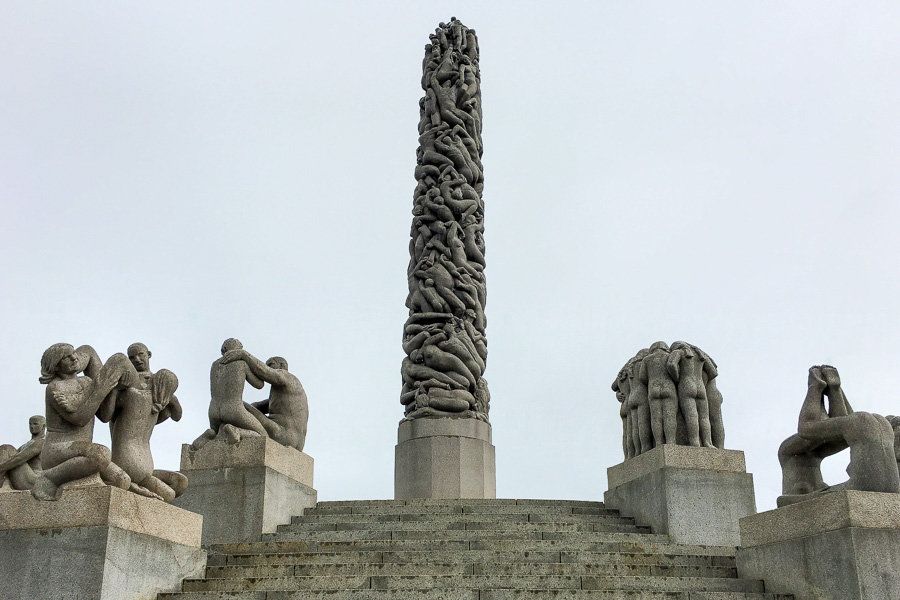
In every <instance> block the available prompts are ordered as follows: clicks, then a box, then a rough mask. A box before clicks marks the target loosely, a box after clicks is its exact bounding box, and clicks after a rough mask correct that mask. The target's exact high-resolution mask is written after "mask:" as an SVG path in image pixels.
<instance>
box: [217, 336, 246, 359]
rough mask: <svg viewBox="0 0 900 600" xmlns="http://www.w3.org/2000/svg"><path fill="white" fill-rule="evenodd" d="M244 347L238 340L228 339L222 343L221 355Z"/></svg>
mask: <svg viewBox="0 0 900 600" xmlns="http://www.w3.org/2000/svg"><path fill="white" fill-rule="evenodd" d="M243 347H244V345H243V344H242V343H241V341H240V340H237V339H235V338H228V339H227V340H225V341H224V342H222V354H223V355H224V354H225V353H226V352H228V351H229V350H240V349H242V348H243Z"/></svg>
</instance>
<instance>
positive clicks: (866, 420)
mask: <svg viewBox="0 0 900 600" xmlns="http://www.w3.org/2000/svg"><path fill="white" fill-rule="evenodd" d="M826 397H827V398H828V402H827V406H826V402H825V398H826ZM894 439H895V432H894V428H893V427H892V423H891V422H890V421H889V420H888V419H887V418H885V417H883V416H881V415H876V414H872V413H866V412H858V411H854V410H853V409H852V408H851V407H850V403H849V402H848V401H847V397H846V396H845V395H844V391H843V389H842V387H841V378H840V375H839V374H838V371H837V369H835V368H834V367H832V366H830V365H818V366H813V367H810V369H809V378H808V381H807V392H806V398H805V399H804V401H803V406H802V407H801V409H800V418H799V419H798V424H797V433H796V434H794V435H792V436H791V437H789V438H788V439H786V440H785V441H784V442H783V443H782V444H781V447H780V448H779V449H778V461H779V462H780V463H781V470H782V494H783V495H782V496H780V497H779V498H778V506H785V505H788V504H793V503H794V502H799V501H801V500H805V499H807V498H810V497H812V496H814V495H817V494H820V493H823V492H830V491H836V490H859V491H866V492H892V493H898V492H900V472H898V466H897V456H896V448H895V444H894ZM847 448H849V449H850V464H849V466H848V467H847V474H848V475H849V476H850V479H849V480H847V481H846V482H844V483H841V484H838V485H828V484H826V483H825V482H824V481H823V480H822V470H821V464H822V460H823V459H824V458H825V457H827V456H831V455H833V454H837V453H838V452H841V451H842V450H845V449H847Z"/></svg>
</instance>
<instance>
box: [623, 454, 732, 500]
mask: <svg viewBox="0 0 900 600" xmlns="http://www.w3.org/2000/svg"><path fill="white" fill-rule="evenodd" d="M666 467H669V468H675V469H694V470H701V471H722V472H726V473H745V472H746V470H747V466H746V462H745V461H744V453H743V451H741V450H720V449H718V448H702V447H697V446H678V445H675V444H664V445H662V446H657V447H656V448H653V449H652V450H649V451H647V452H644V453H643V454H639V455H638V456H635V457H634V458H629V459H627V460H625V462H622V463H619V464H617V465H613V466H612V467H609V468H607V469H606V479H607V482H608V487H609V489H614V488H616V487H619V486H620V485H623V484H625V483H628V482H629V481H633V480H635V479H638V478H639V477H643V476H644V475H648V474H649V473H653V472H654V471H658V470H660V469H662V468H666Z"/></svg>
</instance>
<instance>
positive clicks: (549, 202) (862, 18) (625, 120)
mask: <svg viewBox="0 0 900 600" xmlns="http://www.w3.org/2000/svg"><path fill="white" fill-rule="evenodd" d="M450 16H456V17H458V18H460V19H461V20H462V21H463V22H464V23H465V24H466V25H468V26H469V27H472V28H474V29H475V30H476V31H477V33H478V35H479V41H480V46H481V69H482V86H483V91H482V93H483V106H484V146H485V152H484V166H485V194H484V196H485V206H486V222H485V225H486V232H485V240H486V244H487V261H488V269H487V281H488V290H489V297H488V305H487V315H488V327H487V335H488V340H489V345H490V357H489V359H488V368H487V371H486V374H485V375H486V377H487V379H488V381H489V383H490V386H491V393H492V412H491V420H492V424H493V427H494V443H495V445H496V448H497V492H498V495H500V496H503V497H544V498H573V499H601V498H602V493H603V491H604V490H605V489H606V468H607V467H609V466H611V465H613V464H616V463H618V462H621V460H622V450H621V441H620V436H621V424H620V421H619V417H618V404H617V403H616V400H615V396H614V394H613V393H612V391H611V390H610V389H609V385H610V383H611V382H612V380H613V378H614V377H615V375H616V372H617V371H618V369H619V367H620V366H621V365H622V363H624V361H625V360H627V359H628V358H629V357H631V356H632V355H633V354H634V352H635V351H637V350H638V349H640V348H642V347H645V346H647V345H649V344H650V343H652V342H653V341H656V340H658V339H662V340H666V341H667V342H672V341H674V340H676V339H685V340H688V341H690V342H693V343H696V344H697V345H699V346H700V347H702V348H703V349H704V350H706V351H707V352H709V353H710V354H711V355H712V356H713V358H715V359H716V361H717V362H718V364H719V368H720V378H719V387H720V389H721V391H722V393H723V395H724V397H725V404H724V406H723V410H724V418H725V427H726V446H727V447H728V448H735V449H741V450H744V451H745V452H746V453H747V463H748V470H749V471H751V472H752V473H753V474H754V477H755V483H756V492H757V502H758V505H759V508H760V509H767V508H771V507H773V506H774V502H775V497H776V496H777V495H778V493H779V491H780V485H781V484H780V471H779V468H778V461H777V458H776V455H775V453H776V450H777V447H778V445H779V444H780V442H781V441H782V440H783V439H784V438H785V437H786V436H787V435H789V434H790V433H791V432H792V431H794V430H795V427H796V417H797V412H798V410H799V407H800V403H801V401H802V398H803V395H804V393H805V387H806V370H807V368H808V367H809V366H810V365H811V364H818V363H823V362H827V363H832V364H834V365H836V366H837V367H838V369H839V370H840V372H841V375H842V377H843V380H844V387H845V390H846V391H847V394H848V397H849V399H850V401H851V403H852V404H853V406H854V408H856V409H858V410H866V411H871V412H877V413H882V414H891V413H900V403H898V402H897V401H896V400H895V398H894V390H895V385H894V384H895V382H894V381H893V378H894V377H896V376H897V374H898V364H900V344H898V339H900V322H898V315H897V298H898V297H900V279H898V272H900V269H898V267H900V251H898V250H900V244H898V241H897V233H896V232H897V230H898V225H900V206H898V197H900V168H898V167H900V146H898V140H900V111H898V110H897V107H898V106H900V40H898V38H900V33H898V32H900V5H898V4H897V3H896V2H867V3H858V2H827V3H800V2H794V3H785V2H744V3H736V2H719V3H710V2H695V3H684V2H681V3H670V2H645V3H640V4H639V5H638V3H609V2H601V3H596V2H584V3H566V2H555V3H546V4H536V3H527V2H492V3H490V4H489V5H488V3H482V2H478V3H468V2H458V3H422V2H418V3H415V2H409V3H400V2H397V3H371V4H363V3H331V4H328V5H326V4H325V3H297V2H263V3H238V2H208V3H197V2H188V3H186V2H154V3H121V2H109V3H100V2H77V3H74V2H41V3H36V2H4V3H3V4H2V5H0V81H2V82H3V84H2V85H0V140H2V143H0V201H2V206H3V212H2V218H0V257H2V260H0V288H2V289H0V330H2V331H3V336H4V338H5V341H6V343H5V344H3V345H2V348H0V360H2V363H3V365H4V373H5V375H4V377H3V384H2V387H0V394H2V399H0V402H2V405H3V407H4V416H3V419H2V421H0V442H3V443H13V444H16V445H19V444H21V443H23V442H24V441H25V439H26V438H27V436H28V433H27V418H28V417H29V416H30V415H32V414H36V413H41V412H43V393H44V391H43V386H41V385H40V384H39V383H38V381H37V377H38V374H39V360H40V356H41V353H42V352H43V350H44V349H45V348H46V347H47V346H49V345H50V344H52V343H54V342H58V341H67V342H70V343H73V344H75V345H78V344H84V343H89V344H91V345H93V346H94V347H95V348H96V349H97V351H98V352H99V353H100V354H101V356H103V357H104V358H105V357H107V356H109V355H110V354H112V353H113V352H123V351H124V350H125V348H126V347H127V346H128V344H129V343H131V342H133V341H143V342H146V343H147V345H148V346H149V347H150V349H151V350H152V351H153V358H152V360H151V364H152V367H153V369H154V370H156V369H159V368H163V367H165V368H169V369H171V370H173V371H174V372H175V373H177V374H178V376H179V379H180V381H181V386H180V388H179V391H178V396H179V398H180V399H181V401H182V404H183V405H184V407H185V417H184V419H183V420H182V421H181V422H180V423H177V424H172V423H166V424H164V425H162V426H160V427H159V428H158V430H157V431H156V433H155V434H154V438H153V448H154V453H155V457H156V462H157V464H158V465H159V466H161V467H164V468H177V467H178V455H179V445H180V444H181V443H182V442H190V441H191V440H193V439H194V438H195V437H196V436H197V435H198V434H199V433H201V432H202V431H203V429H204V428H205V427H206V425H207V423H206V408H207V404H208V400H209V390H208V369H209V364H210V362H211V361H212V360H214V359H215V358H216V357H217V356H218V349H219V346H220V344H221V342H222V340H224V339H225V338H227V337H231V336H235V337H238V338H240V339H241V340H242V341H243V342H244V345H245V347H246V348H247V349H248V350H249V351H250V352H252V353H254V354H256V355H257V356H260V357H261V358H266V357H268V356H270V355H273V354H279V355H282V356H284V357H286V358H287V359H288V361H289V362H290V364H291V370H292V371H293V372H294V373H295V374H296V375H297V376H298V377H299V378H300V380H301V381H302V382H303V384H304V386H305V387H306V389H307V393H308V394H309V398H310V412H311V417H310V431H309V437H308V439H307V446H306V451H307V452H308V453H309V454H310V455H312V456H313V457H314V458H315V460H316V487H317V489H318V490H319V496H320V499H326V500H327V499H355V498H388V497H391V496H392V494H393V446H394V444H395V443H396V430H397V422H398V421H399V419H400V418H401V417H402V414H403V411H402V407H401V406H400V404H399V400H398V397H399V390H400V376H399V367H400V361H401V359H402V358H403V352H402V349H401V348H400V336H401V332H402V326H403V322H404V320H405V318H406V308H405V307H404V300H405V298H406V273H405V270H406V266H407V261H408V253H407V243H408V239H409V225H410V218H411V217H410V209H411V207H412V191H413V188H414V185H415V182H414V179H413V167H414V162H415V149H416V144H417V142H416V137H417V134H416V123H417V121H418V99H419V97H420V95H421V89H420V87H419V78H420V76H421V62H422V55H423V47H424V45H425V43H426V42H427V41H428V34H429V33H430V32H431V31H433V29H434V27H435V26H436V25H437V23H438V22H439V21H446V20H448V19H449V18H450ZM261 397H262V392H257V391H256V390H252V389H250V388H248V391H247V392H246V393H245V398H246V399H248V400H257V399H260V398H261ZM96 429H97V434H96V436H95V438H96V440H97V441H101V442H104V440H108V433H107V431H106V427H105V426H103V425H100V424H98V426H97V428H96ZM104 443H105V442H104ZM846 460H847V459H846V456H841V457H840V458H836V459H829V461H826V467H827V473H826V479H827V480H829V481H831V482H837V481H840V480H843V479H845V478H846V476H845V475H844V474H843V472H842V471H843V468H844V466H845V465H846Z"/></svg>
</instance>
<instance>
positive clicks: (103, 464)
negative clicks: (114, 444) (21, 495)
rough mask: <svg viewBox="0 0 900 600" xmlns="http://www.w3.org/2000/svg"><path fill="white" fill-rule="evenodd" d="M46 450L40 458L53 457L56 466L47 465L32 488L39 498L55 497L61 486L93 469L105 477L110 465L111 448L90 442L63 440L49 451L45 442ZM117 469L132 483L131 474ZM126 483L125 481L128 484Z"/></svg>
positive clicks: (48, 498)
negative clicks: (68, 441) (105, 471)
mask: <svg viewBox="0 0 900 600" xmlns="http://www.w3.org/2000/svg"><path fill="white" fill-rule="evenodd" d="M44 451H45V453H46V454H44V453H42V454H41V459H42V460H45V458H50V461H49V463H50V464H53V465H54V466H52V467H50V468H48V469H44V470H43V471H42V473H41V476H40V477H38V478H37V481H35V483H34V487H33V488H32V489H31V495H32V496H34V497H35V498H37V499H38V500H56V499H57V498H59V486H61V485H62V484H64V483H67V482H69V481H74V480H76V479H82V478H84V477H87V476H88V475H93V474H94V473H101V477H102V476H103V475H102V473H103V470H104V469H106V468H107V467H108V466H109V464H110V458H111V457H110V452H109V449H108V448H105V447H103V446H101V445H99V444H92V443H90V442H71V443H68V444H60V447H58V448H53V449H51V451H50V452H49V453H48V452H46V451H47V448H46V446H45V448H44ZM116 469H118V470H119V471H121V472H122V474H124V475H125V478H126V479H127V480H128V481H129V483H130V479H129V478H128V475H127V474H125V472H124V471H122V470H121V469H119V468H118V467H116ZM117 487H122V486H121V485H119V486H117ZM127 487H128V486H127V485H126V486H125V488H126V489H127Z"/></svg>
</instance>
